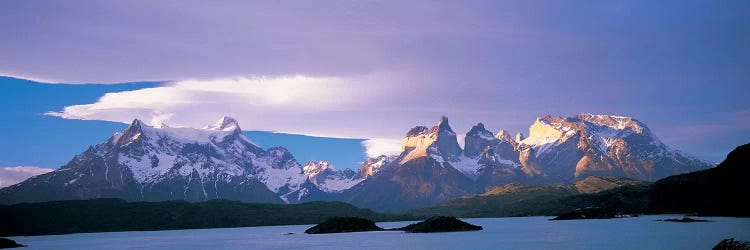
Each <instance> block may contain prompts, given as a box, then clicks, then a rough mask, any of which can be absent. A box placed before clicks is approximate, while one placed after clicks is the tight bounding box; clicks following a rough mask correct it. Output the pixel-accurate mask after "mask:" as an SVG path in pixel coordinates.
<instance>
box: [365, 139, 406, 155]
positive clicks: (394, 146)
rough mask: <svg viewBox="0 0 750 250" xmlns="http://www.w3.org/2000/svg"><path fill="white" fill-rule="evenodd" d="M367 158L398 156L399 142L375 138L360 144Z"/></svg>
mask: <svg viewBox="0 0 750 250" xmlns="http://www.w3.org/2000/svg"><path fill="white" fill-rule="evenodd" d="M362 146H364V147H365V153H366V154H367V157H378V156H381V155H398V154H399V153H401V140H398V139H386V138H375V139H369V140H365V141H363V142H362Z"/></svg>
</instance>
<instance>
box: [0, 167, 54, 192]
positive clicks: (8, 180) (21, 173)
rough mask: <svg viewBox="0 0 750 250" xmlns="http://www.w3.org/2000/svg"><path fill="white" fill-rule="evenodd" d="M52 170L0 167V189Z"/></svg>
mask: <svg viewBox="0 0 750 250" xmlns="http://www.w3.org/2000/svg"><path fill="white" fill-rule="evenodd" d="M53 170H54V169H50V168H40V167H33V166H16V167H0V187H7V186H10V185H13V184H16V183H19V182H22V181H24V180H26V179H28V178H29V177H32V176H35V175H40V174H44V173H49V172H51V171H53Z"/></svg>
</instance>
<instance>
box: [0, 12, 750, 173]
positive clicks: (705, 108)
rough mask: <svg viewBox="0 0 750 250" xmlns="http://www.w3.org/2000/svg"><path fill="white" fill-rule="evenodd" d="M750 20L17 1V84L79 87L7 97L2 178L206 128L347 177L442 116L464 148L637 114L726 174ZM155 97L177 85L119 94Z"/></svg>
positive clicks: (5, 18)
mask: <svg viewBox="0 0 750 250" xmlns="http://www.w3.org/2000/svg"><path fill="white" fill-rule="evenodd" d="M143 6H148V8H144V7H143ZM748 11H750V2H748V1H659V2H653V1H597V2H591V1H568V2H551V3H550V2H541V1H514V2H511V1H457V2H434V1H409V2H407V3H404V2H402V1H367V2H364V1H331V2H323V3H320V2H308V1H301V2H294V3H290V2H268V1H222V2H221V3H219V4H207V3H205V2H202V1H191V0H186V1H164V2H151V1H123V2H101V1H75V2H64V3H63V2H46V1H20V0H10V1H2V2H0V24H3V32H0V41H3V42H2V43H0V55H2V56H0V75H5V76H13V77H17V78H23V79H32V80H37V81H39V82H46V83H56V82H63V83H70V84H62V85H60V84H40V83H30V82H24V81H18V82H16V81H13V80H9V79H8V78H4V79H3V80H2V81H3V83H2V85H0V87H1V88H3V89H2V94H1V95H2V98H3V100H4V103H3V107H2V112H3V115H4V116H5V117H9V118H12V119H8V120H9V121H13V122H3V123H2V125H0V129H3V131H14V132H13V133H5V134H4V135H2V137H1V138H0V141H1V142H0V144H2V145H0V152H2V153H1V154H0V166H12V165H40V166H45V167H47V166H49V167H53V166H55V165H59V164H61V163H64V162H65V161H66V160H67V159H70V158H71V157H72V156H73V155H74V154H76V153H78V152H80V151H81V150H82V149H85V147H86V146H87V145H90V144H95V143H98V142H101V141H102V140H104V138H106V137H108V136H109V135H111V134H112V133H113V132H114V131H117V130H121V129H122V128H124V124H125V123H127V122H129V121H131V120H132V119H133V118H135V117H138V118H140V119H143V120H144V121H146V122H148V123H152V124H153V123H162V122H163V123H168V124H170V125H175V126H188V127H202V126H203V125H205V124H207V123H212V122H213V121H215V120H216V119H218V117H221V116H223V115H228V116H232V117H235V118H237V119H238V120H239V121H240V124H241V126H242V127H243V129H246V130H257V131H275V132H282V133H287V134H295V135H297V136H293V135H283V134H281V135H279V134H269V133H255V134H251V136H250V137H251V138H253V137H257V139H256V140H257V141H258V142H259V143H260V144H261V145H262V146H271V145H282V146H287V147H289V148H290V149H291V150H292V152H293V153H294V154H295V155H296V156H297V158H298V159H299V160H300V161H303V162H304V161H306V160H308V159H309V160H317V159H326V160H330V161H332V162H334V164H335V165H337V166H339V167H342V166H341V165H349V164H351V162H358V161H361V160H362V159H363V158H364V156H363V151H364V154H368V155H376V154H379V153H386V152H390V153H392V152H393V151H394V150H398V142H399V139H400V138H401V136H403V134H404V133H405V131H407V130H408V128H410V127H413V126H415V125H430V124H433V123H434V122H436V121H437V118H438V117H439V116H440V115H447V116H448V117H450V118H451V125H452V126H453V128H454V130H456V131H457V132H459V133H462V132H465V131H468V130H469V128H470V127H471V126H472V125H474V124H476V123H477V122H483V123H484V124H485V125H487V128H488V129H490V130H493V131H498V130H500V129H505V130H507V131H509V132H511V133H516V132H524V133H525V132H526V131H528V126H529V125H530V124H531V123H532V122H533V121H534V119H535V118H536V117H539V116H544V115H546V114H550V115H558V116H571V115H575V114H578V113H581V112H590V113H601V114H615V115H623V116H632V117H634V118H636V119H638V120H640V121H642V122H644V123H646V124H647V125H648V126H649V127H650V128H651V130H652V131H654V132H655V133H656V134H657V135H658V136H659V138H660V139H661V140H662V141H664V142H665V143H666V144H667V145H670V146H671V147H673V148H676V149H679V150H682V151H685V152H687V153H689V154H692V155H695V156H698V157H700V158H703V159H706V160H709V161H712V162H718V161H720V160H721V159H723V157H724V156H725V155H726V153H727V152H729V151H730V150H731V149H733V148H734V147H735V146H737V145H740V144H744V143H748V142H750V100H749V99H748V98H747V95H748V94H747V93H750V74H748V73H747V69H748V68H750V46H748V44H750V29H748V28H747V27H750V16H748V15H747V13H748ZM144 80H150V81H156V82H162V84H158V85H155V83H142V84H119V83H123V82H138V81H144ZM81 83H102V84H108V85H81ZM49 112H51V113H49ZM45 113H48V114H50V115H44V114H45ZM299 135H308V136H299ZM309 136H318V137H309ZM321 137H326V138H350V139H348V140H343V139H325V138H321ZM362 140H366V141H362ZM361 143H364V145H366V147H365V148H364V149H363V147H362V146H361ZM339 152H340V153H339ZM42 153H45V154H51V155H52V156H46V157H40V156H39V155H44V154H42ZM54 162H58V163H54Z"/></svg>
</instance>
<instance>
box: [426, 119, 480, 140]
mask: <svg viewBox="0 0 750 250" xmlns="http://www.w3.org/2000/svg"><path fill="white" fill-rule="evenodd" d="M482 126H483V127H484V125H482ZM428 132H429V133H434V132H437V133H442V132H447V133H449V134H453V135H455V134H456V132H453V129H451V126H450V124H448V117H446V116H444V115H442V116H440V120H439V121H438V123H437V124H435V126H433V127H432V128H430V130H429V131H428Z"/></svg>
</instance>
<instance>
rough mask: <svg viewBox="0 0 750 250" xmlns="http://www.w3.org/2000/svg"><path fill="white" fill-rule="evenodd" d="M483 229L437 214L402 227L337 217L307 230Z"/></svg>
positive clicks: (342, 231)
mask: <svg viewBox="0 0 750 250" xmlns="http://www.w3.org/2000/svg"><path fill="white" fill-rule="evenodd" d="M477 230H482V227H481V226H477V225H472V224H469V223H466V222H463V221H461V220H459V219H456V218H455V217H447V216H436V217H431V218H428V219H427V220H424V221H422V222H419V223H414V224H410V225H408V226H405V227H402V228H393V229H383V228H381V227H378V226H377V225H375V222H373V221H371V220H368V219H364V218H357V217H335V218H331V219H328V220H326V221H324V222H323V223H320V224H318V225H315V226H314V227H311V228H308V229H307V230H305V233H307V234H330V233H351V232H369V231H405V232H407V233H437V232H459V231H477Z"/></svg>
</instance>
